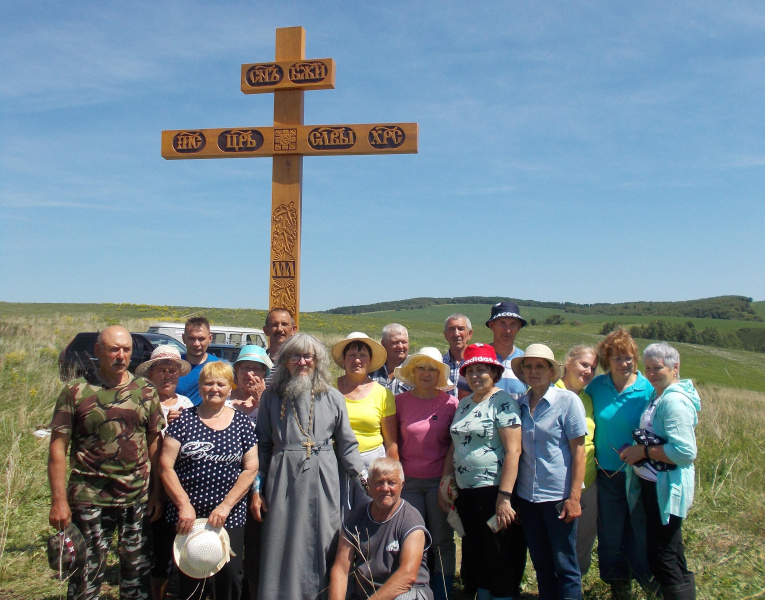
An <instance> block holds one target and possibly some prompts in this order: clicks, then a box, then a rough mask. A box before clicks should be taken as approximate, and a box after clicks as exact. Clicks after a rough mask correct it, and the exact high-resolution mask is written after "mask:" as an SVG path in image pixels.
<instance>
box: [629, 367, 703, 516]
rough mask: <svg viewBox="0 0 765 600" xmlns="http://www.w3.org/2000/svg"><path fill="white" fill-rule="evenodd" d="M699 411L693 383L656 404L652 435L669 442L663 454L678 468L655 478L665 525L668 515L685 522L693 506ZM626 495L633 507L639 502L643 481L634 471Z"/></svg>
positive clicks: (681, 383)
mask: <svg viewBox="0 0 765 600" xmlns="http://www.w3.org/2000/svg"><path fill="white" fill-rule="evenodd" d="M655 395H656V394H655V392H654V397H655ZM651 400H653V397H652V398H651ZM649 404H650V401H649ZM700 410H701V399H700V398H699V394H698V392H697V391H696V388H695V387H693V382H692V381H691V380H690V379H683V380H681V381H678V382H677V383H673V384H671V385H670V386H669V387H667V389H666V390H664V393H663V394H662V395H661V397H660V398H659V400H658V402H657V403H656V412H655V413H654V416H653V431H654V433H656V435H659V436H661V437H663V438H664V439H665V440H668V442H667V443H666V444H665V445H664V452H665V453H666V455H667V458H669V459H670V460H671V461H672V462H673V463H675V464H676V465H677V469H674V470H672V471H659V472H658V473H657V474H656V493H657V494H658V496H659V511H660V513H661V521H662V523H664V524H665V525H666V524H667V523H669V515H675V516H677V517H681V518H683V519H684V518H685V517H686V516H687V515H688V510H689V509H690V508H691V504H693V492H694V469H693V461H694V460H696V432H695V429H696V424H697V423H698V422H699V419H698V412H699V411H700ZM627 495H628V497H629V502H630V506H631V507H634V506H635V504H636V503H637V501H638V499H639V498H640V481H639V477H638V476H637V475H635V472H634V471H633V470H632V469H628V470H627Z"/></svg>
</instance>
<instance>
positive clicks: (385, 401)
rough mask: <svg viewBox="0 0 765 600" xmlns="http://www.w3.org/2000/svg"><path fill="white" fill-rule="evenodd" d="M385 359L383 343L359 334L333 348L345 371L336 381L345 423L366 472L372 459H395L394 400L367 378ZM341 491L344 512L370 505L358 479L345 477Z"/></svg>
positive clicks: (388, 392)
mask: <svg viewBox="0 0 765 600" xmlns="http://www.w3.org/2000/svg"><path fill="white" fill-rule="evenodd" d="M386 357H387V354H386V352H385V348H383V346H382V344H380V343H378V342H376V341H375V340H373V339H372V338H370V337H369V336H367V335H366V334H364V333H360V332H358V331H354V332H353V333H350V334H348V336H347V337H346V338H345V339H344V340H341V341H339V342H337V344H335V345H334V346H332V359H333V360H334V361H335V364H336V365H337V366H338V367H340V368H342V369H344V370H345V374H344V375H342V376H340V377H338V378H337V389H338V390H339V391H340V393H341V394H342V395H343V397H344V398H345V404H346V407H347V411H348V420H349V421H350V424H351V429H353V433H355V434H356V439H357V440H358V442H359V453H361V459H362V460H363V461H364V465H365V466H366V468H367V469H368V468H369V465H370V464H372V461H373V460H374V459H375V458H380V457H383V456H387V457H388V458H394V459H396V460H398V433H397V428H396V400H395V398H394V396H393V393H392V392H391V391H390V390H389V389H388V388H386V387H383V386H382V385H380V384H379V383H377V382H376V381H372V379H370V378H369V373H372V372H374V371H376V370H377V369H379V368H380V367H381V366H382V365H384V364H385V359H386ZM341 492H342V501H343V509H344V510H351V509H353V508H355V507H356V506H358V505H359V504H366V503H367V502H369V496H367V494H366V491H365V490H364V489H363V488H362V487H361V485H360V484H359V480H358V478H351V477H345V478H344V479H343V481H341Z"/></svg>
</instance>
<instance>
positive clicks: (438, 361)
mask: <svg viewBox="0 0 765 600" xmlns="http://www.w3.org/2000/svg"><path fill="white" fill-rule="evenodd" d="M424 362H427V363H430V364H431V365H433V366H434V367H436V368H437V369H438V383H437V384H436V389H439V390H441V391H442V392H447V391H449V390H453V389H454V383H452V381H451V380H450V379H449V365H446V364H444V361H443V360H442V358H441V353H440V352H439V351H438V349H437V348H433V347H431V346H426V347H425V348H423V349H422V350H420V351H419V352H416V353H415V354H410V355H409V356H407V357H406V360H405V361H404V362H402V363H401V364H400V365H399V366H398V367H396V368H395V369H394V370H393V374H394V375H395V377H396V379H398V380H399V381H401V383H403V384H404V385H408V386H410V387H416V386H415V384H414V369H415V367H416V366H417V365H419V364H421V363H424Z"/></svg>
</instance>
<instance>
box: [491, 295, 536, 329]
mask: <svg viewBox="0 0 765 600" xmlns="http://www.w3.org/2000/svg"><path fill="white" fill-rule="evenodd" d="M502 317H510V318H513V319H518V320H519V321H520V322H521V327H525V326H526V325H528V323H527V322H526V319H524V318H523V317H522V316H521V311H520V309H519V308H518V305H517V304H516V303H515V302H510V301H509V300H507V301H505V302H497V303H496V304H495V305H494V306H492V307H491V317H490V318H489V320H488V321H486V327H489V323H491V322H492V321H493V320H494V319H501V318H502Z"/></svg>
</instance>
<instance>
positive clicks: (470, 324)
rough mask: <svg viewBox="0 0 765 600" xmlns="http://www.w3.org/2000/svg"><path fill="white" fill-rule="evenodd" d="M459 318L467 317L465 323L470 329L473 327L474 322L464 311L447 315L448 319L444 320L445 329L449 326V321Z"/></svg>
mask: <svg viewBox="0 0 765 600" xmlns="http://www.w3.org/2000/svg"><path fill="white" fill-rule="evenodd" d="M457 319H465V325H467V328H468V331H471V330H472V329H473V324H472V323H471V322H470V319H469V318H467V317H466V316H465V315H463V314H462V313H454V314H451V315H449V316H448V317H446V321H444V331H446V328H447V327H449V321H456V320H457Z"/></svg>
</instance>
